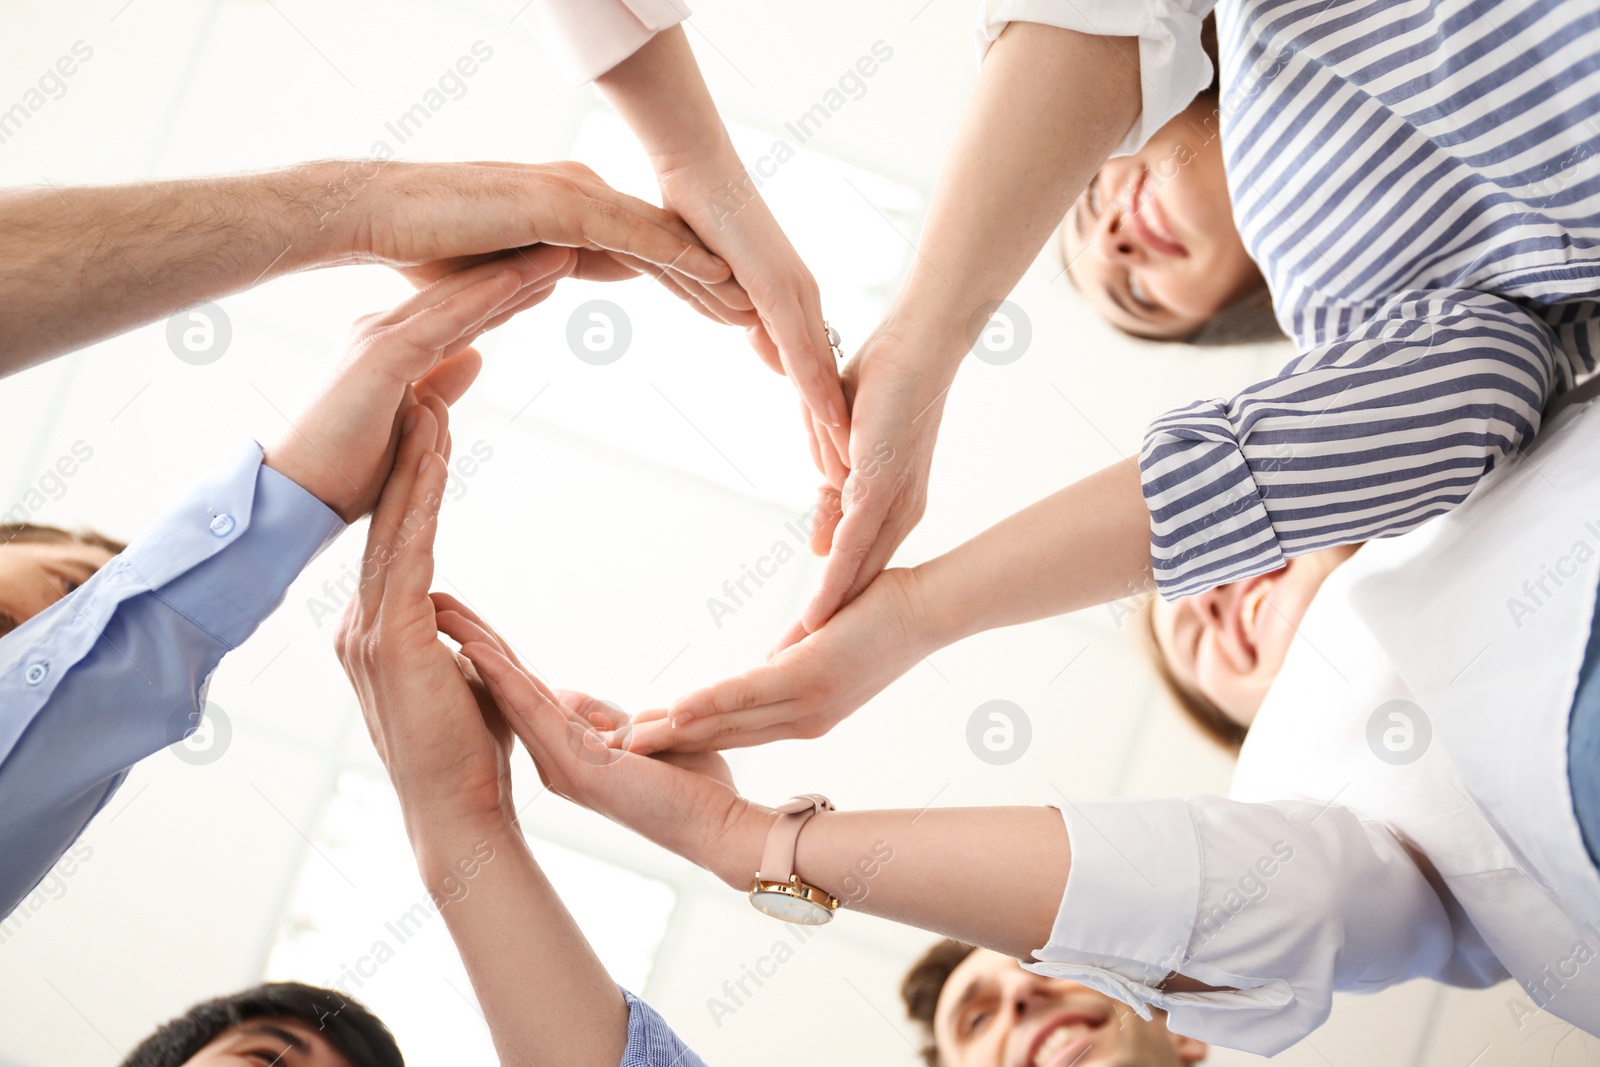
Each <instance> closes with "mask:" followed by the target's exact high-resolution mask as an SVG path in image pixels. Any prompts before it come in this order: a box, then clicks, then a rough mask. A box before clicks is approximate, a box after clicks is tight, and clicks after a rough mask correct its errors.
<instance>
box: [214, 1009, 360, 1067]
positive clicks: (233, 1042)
mask: <svg viewBox="0 0 1600 1067" xmlns="http://www.w3.org/2000/svg"><path fill="white" fill-rule="evenodd" d="M268 1065H272V1067H350V1063H349V1061H347V1060H346V1059H345V1058H344V1057H343V1056H341V1055H339V1053H337V1052H335V1051H334V1049H333V1046H332V1045H330V1044H329V1043H328V1041H327V1039H326V1038H324V1037H323V1036H322V1035H321V1034H320V1033H318V1032H317V1030H316V1028H315V1027H312V1026H308V1025H307V1024H306V1023H304V1022H302V1021H300V1020H299V1019H251V1020H249V1021H248V1022H244V1023H241V1024H239V1025H238V1026H232V1027H229V1028H228V1029H226V1030H224V1031H223V1032H222V1033H220V1034H218V1035H217V1036H216V1037H215V1038H213V1039H212V1040H211V1042H210V1043H209V1044H207V1045H206V1047H205V1048H203V1049H201V1050H200V1051H199V1052H196V1053H195V1054H194V1055H193V1056H190V1057H189V1059H188V1060H186V1061H185V1062H184V1067H268Z"/></svg>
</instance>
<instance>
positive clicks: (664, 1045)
mask: <svg viewBox="0 0 1600 1067" xmlns="http://www.w3.org/2000/svg"><path fill="white" fill-rule="evenodd" d="M622 995H623V997H625V998H626V999H627V1001H628V1044H627V1046H626V1047H625V1048H624V1049H623V1050H622V1063H621V1065H620V1067H706V1061H705V1060H702V1059H701V1058H700V1057H699V1056H697V1055H696V1054H695V1052H694V1050H693V1049H691V1048H690V1047H689V1046H688V1045H685V1044H684V1043H683V1038H681V1037H679V1036H678V1035H677V1033H676V1031H674V1030H673V1029H672V1027H670V1026H668V1025H667V1021H666V1020H665V1019H663V1018H662V1017H661V1016H660V1015H659V1014H658V1013H657V1012H656V1010H655V1009H654V1008H652V1007H651V1006H650V1005H648V1004H646V1003H645V1002H644V1001H642V1000H640V999H639V998H638V997H636V996H634V995H633V994H632V993H630V992H628V991H627V990H626V989H624V990H623V991H622Z"/></svg>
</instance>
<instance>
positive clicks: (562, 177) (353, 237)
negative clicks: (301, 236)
mask: <svg viewBox="0 0 1600 1067" xmlns="http://www.w3.org/2000/svg"><path fill="white" fill-rule="evenodd" d="M318 166H320V167H322V168H324V169H323V170H322V171H319V172H318V173H319V176H320V177H322V178H323V179H324V180H322V181H321V182H320V183H318V188H317V190H316V191H315V192H313V193H312V194H311V196H312V200H313V202H314V208H315V210H316V211H317V213H318V224H319V228H321V229H325V230H328V231H330V232H331V233H332V234H333V235H334V236H333V240H334V243H335V247H336V252H337V254H338V255H339V256H340V257H341V258H354V259H357V260H367V261H376V262H379V263H385V264H388V265H389V266H392V267H397V268H408V269H410V270H411V271H412V272H413V277H414V279H415V280H420V281H421V282H423V283H427V282H431V281H433V280H435V279H437V278H439V277H442V276H444V275H446V274H450V273H455V272H457V271H459V270H461V269H462V268H463V267H467V266H475V265H476V264H477V262H478V260H479V259H480V258H481V257H482V256H485V255H494V254H498V253H502V252H505V251H507V250H509V249H519V248H526V247H527V246H530V245H537V244H544V245H558V246H562V247H566V248H572V249H576V250H579V253H580V261H581V263H582V267H580V268H579V273H580V274H581V275H582V276H586V277H598V278H601V279H602V280H604V279H605V278H606V274H605V271H606V270H607V269H610V270H612V271H613V272H614V271H615V270H616V268H615V267H614V266H613V267H611V268H606V267H604V266H599V265H598V264H599V263H600V260H601V259H604V258H609V253H619V254H621V255H623V256H625V257H630V258H631V259H632V260H634V261H642V262H643V263H646V264H652V265H654V266H656V267H657V268H665V267H671V268H672V269H673V270H674V271H675V272H677V273H678V274H679V275H682V276H684V277H687V278H691V279H694V280H695V281H697V282H702V283H726V282H727V281H728V279H729V277H730V274H729V269H728V265H727V264H726V263H723V262H722V261H720V260H718V259H717V258H716V257H715V256H713V255H711V254H710V253H708V252H706V250H705V249H704V248H703V247H702V246H701V245H700V244H699V242H697V241H695V240H694V239H693V236H692V234H689V235H686V233H685V228H684V227H683V225H682V224H681V223H679V222H677V220H675V219H674V218H672V216H671V215H670V214H669V213H668V212H665V211H663V210H662V209H661V208H658V207H656V206H655V205H653V204H648V203H645V202H644V201H643V200H639V199H637V198H635V197H631V196H627V195H625V194H623V193H619V192H617V191H616V190H615V189H612V188H611V187H610V186H608V185H606V184H605V182H603V181H601V180H600V179H599V178H598V177H596V175H595V174H594V172H593V171H591V170H589V168H587V167H585V166H583V165H582V164H579V163H543V164H527V163H410V162H404V161H400V160H391V161H386V162H381V163H379V162H368V163H355V162H348V161H346V162H339V163H331V164H319V165H318ZM633 273H636V271H633V270H628V271H626V272H625V273H613V274H612V275H611V276H612V277H621V276H632V274H633ZM729 292H730V293H736V287H735V289H734V290H730V291H729ZM733 298H734V299H737V297H736V296H734V297H733Z"/></svg>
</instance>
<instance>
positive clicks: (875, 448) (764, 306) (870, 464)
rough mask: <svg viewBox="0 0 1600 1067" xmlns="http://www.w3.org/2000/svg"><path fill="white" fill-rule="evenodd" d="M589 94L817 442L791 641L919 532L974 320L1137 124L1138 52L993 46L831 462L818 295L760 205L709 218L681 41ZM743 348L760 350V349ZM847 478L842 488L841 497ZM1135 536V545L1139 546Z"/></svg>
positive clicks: (659, 45)
mask: <svg viewBox="0 0 1600 1067" xmlns="http://www.w3.org/2000/svg"><path fill="white" fill-rule="evenodd" d="M598 84H599V85H600V87H601V89H602V90H603V91H604V92H605V93H606V95H607V97H608V98H609V99H610V100H611V101H612V103H613V104H614V105H615V106H616V107H617V109H618V111H619V113H621V114H622V116H623V117H624V118H625V119H626V120H627V121H628V122H629V125H630V126H631V127H632V128H633V130H634V131H635V132H636V133H637V134H638V136H639V137H640V140H641V141H642V142H643V143H644V145H645V147H646V150H647V151H648V152H649V153H650V156H651V158H652V160H653V161H654V162H655V165H656V169H657V174H658V176H659V177H660V178H661V183H662V190H663V195H664V196H665V197H666V200H667V202H668V205H669V206H670V207H672V208H673V209H674V210H675V211H677V212H678V213H680V214H681V215H683V217H684V218H685V220H686V221H688V222H689V224H690V225H691V226H693V227H694V229H695V232H696V234H697V235H698V236H699V237H700V238H701V239H702V240H703V241H705V242H706V245H707V247H709V248H711V249H712V250H713V251H715V252H717V253H718V254H719V255H721V256H723V258H724V259H726V260H727V261H728V262H729V264H730V265H731V266H732V268H733V272H734V275H735V277H736V278H737V279H738V280H739V282H740V283H741V284H742V285H743V286H744V288H745V289H746V290H747V291H748V292H749V293H750V296H751V299H752V300H754V301H755V303H756V305H757V307H758V309H760V311H761V315H762V320H763V321H764V322H765V323H766V324H767V327H768V328H767V331H766V333H767V335H768V336H769V337H770V338H772V339H774V340H775V341H776V348H777V349H778V355H779V357H780V360H781V363H782V365H783V366H784V367H785V369H786V370H788V372H789V373H790V374H791V375H793V376H796V381H797V385H798V386H799V387H800V391H801V394H802V396H804V397H805V398H806V400H807V406H808V409H809V410H808V419H809V423H810V425H811V426H812V428H813V432H814V436H815V439H816V441H818V442H820V443H821V447H820V450H819V453H818V465H819V467H820V468H821V469H822V470H823V472H824V473H825V474H826V475H827V476H828V482H829V484H828V485H826V486H824V488H823V489H822V494H823V500H822V502H821V506H820V507H819V513H820V514H822V515H824V516H825V519H824V521H823V522H822V523H820V524H819V525H818V527H817V530H816V532H815V536H814V538H813V548H814V549H816V550H817V551H819V552H827V553H828V563H827V566H826V568H825V570H824V573H823V578H822V583H821V587H820V589H819V590H818V592H817V593H816V595H815V597H814V598H813V600H812V601H811V602H810V604H809V605H807V607H806V608H805V610H804V612H803V614H802V616H801V619H800V622H799V625H798V626H797V627H796V628H795V630H794V631H793V632H791V634H790V635H789V636H788V638H787V639H786V640H787V641H793V640H796V639H798V638H799V637H800V636H801V635H803V634H804V633H806V632H809V631H815V630H817V629H818V628H819V627H821V626H822V624H823V623H824V622H826V621H827V620H828V619H829V618H830V617H831V616H832V615H833V614H834V613H835V612H836V611H837V610H838V609H839V608H840V607H842V606H843V605H844V604H846V603H848V602H849V601H850V600H851V599H853V598H854V597H856V596H857V595H859V594H860V593H861V592H862V591H863V590H864V589H866V588H867V587H868V586H869V584H870V583H871V581H872V579H873V578H874V577H876V576H877V575H878V573H879V572H880V571H882V570H883V568H884V567H885V566H887V564H888V562H889V559H890V557H891V556H892V555H893V554H894V550H895V549H896V548H897V547H898V546H899V545H900V543H901V542H902V541H903V540H904V539H905V537H906V535H907V534H908V533H909V532H910V531H911V529H912V527H914V526H915V525H916V523H917V522H918V520H919V519H920V518H921V517H922V513H923V509H924V507H925V505H926V500H927V482H928V470H929V465H930V464H931V462H932V458H933V445H934V439H935V437H936V435H937V433H938V424H939V419H940V416H941V414H942V411H943V405H944V396H945V393H946V391H947V390H948V389H949V387H950V384H951V381H952V380H953V379H954V376H955V372H956V368H957V367H958V366H959V365H960V362H961V359H962V357H963V356H964V355H965V354H966V353H967V351H968V349H969V347H970V345H971V343H972V341H973V339H974V337H975V336H976V333H977V330H978V327H979V326H981V324H982V320H983V318H984V315H983V314H982V310H983V309H985V308H986V306H987V305H990V304H993V303H997V302H998V301H1000V300H1003V299H1004V298H1005V296H1006V294H1008V293H1009V292H1010V291H1011V289H1012V288H1013V287H1014V286H1015V285H1016V283H1017V280H1018V279H1019V278H1020V277H1021V276H1022V272H1023V271H1024V270H1025V269H1027V266H1028V264H1029V263H1031V262H1032V261H1033V259H1034V257H1035V256H1036V255H1037V254H1038V252H1039V250H1040V248H1041V247H1042V246H1043V245H1044V242H1045V241H1046V240H1047V239H1048V238H1049V236H1050V233H1051V231H1052V230H1053V229H1054V228H1055V226H1056V225H1057V223H1059V222H1060V220H1061V218H1062V216H1063V215H1064V214H1065V212H1066V210H1067V207H1068V205H1070V204H1071V203H1072V201H1073V199H1074V198H1075V197H1076V196H1077V195H1078V194H1079V193H1080V192H1082V191H1083V189H1084V187H1085V186H1086V185H1087V183H1088V181H1089V178H1090V177H1091V176H1092V175H1093V174H1094V173H1095V171H1096V170H1097V169H1098V168H1099V166H1100V164H1101V163H1102V162H1103V161H1104V160H1105V159H1106V157H1107V155H1108V154H1109V153H1110V152H1111V150H1112V149H1113V148H1114V147H1115V146H1116V144H1117V143H1118V142H1119V141H1120V140H1121V139H1122V137H1123V136H1124V135H1125V134H1126V133H1127V131H1128V129H1129V128H1130V127H1131V126H1132V124H1133V122H1134V120H1135V118H1136V117H1137V116H1138V113H1139V108H1140V106H1141V94H1140V87H1139V59H1138V47H1137V42H1136V41H1135V40H1133V39H1132V38H1110V37H1095V36H1089V35H1085V34H1080V33H1075V32H1073V31H1070V30H1061V29H1057V28H1055V27H1050V26H1043V25H1038V24H1034V23H1014V24H1012V25H1011V26H1010V27H1008V28H1007V29H1006V31H1005V33H1004V34H1002V35H1001V37H1000V40H999V41H997V42H995V44H994V45H993V46H992V47H991V49H990V51H989V53H988V55H987V57H986V58H985V60H984V64H983V69H982V72H981V74H980V76H979V79H978V85H977V88H976V90H975V92H974V94H973V98H972V102H971V104H970V105H969V107H968V110H967V113H966V115H965V117H964V119H963V121H962V124H961V128H960V130H959V132H958V134H957V136H956V140H955V143H954V145H953V146H952V148H951V151H950V155H949V157H948V160H947V162H946V165H945V169H944V171H943V173H942V174H941V176H940V179H939V183H938V186H937V188H936V190H935V193H934V198H933V203H932V206H931V207H930V210H929V213H928V218H927V223H926V226H925V228H924V232H923V237H922V241H921V244H920V246H919V247H918V250H917V257H916V260H915V262H914V264H913V266H912V270H911V273H910V275H909V277H908V278H907V279H906V282H905V284H904V286H903V287H902V289H901V291H900V293H899V295H898V296H897V297H896V298H895V300H894V303H893V305H892V306H891V308H890V311H889V313H888V315H886V316H885V318H884V320H883V322H882V323H881V324H880V325H879V326H878V328H877V329H876V330H875V331H874V332H873V334H872V335H871V336H870V337H868V338H867V339H866V340H865V341H864V342H863V343H862V344H861V345H860V347H859V348H858V349H857V351H856V354H855V356H854V357H853V358H852V359H851V361H850V362H849V364H848V365H847V366H846V368H845V370H844V374H843V388H844V394H845V396H846V397H847V398H848V399H849V401H850V405H849V416H848V417H849V436H848V442H847V444H846V445H845V446H844V448H843V449H842V450H840V451H839V454H838V455H829V448H828V445H829V443H830V442H831V443H832V446H833V448H834V449H836V450H839V449H840V445H839V434H838V429H839V426H838V425H836V424H835V421H834V420H833V419H832V418H831V417H830V416H829V413H828V409H827V406H826V401H827V400H828V399H831V396H832V395H833V390H832V388H828V389H826V390H825V392H826V393H827V394H828V396H827V397H826V398H825V397H823V396H822V392H823V391H821V390H819V391H815V392H814V391H813V389H812V387H811V386H809V385H808V384H807V382H808V380H813V379H807V378H805V377H803V375H805V374H806V373H807V372H806V371H805V370H804V368H806V367H818V368H819V371H818V373H819V374H820V375H821V377H820V378H819V379H814V380H819V381H825V380H826V378H827V374H826V372H822V371H820V366H821V365H822V364H825V363H827V362H828V360H827V359H826V358H824V357H825V350H819V348H818V343H819V341H820V338H821V334H820V328H821V309H820V304H819V303H818V301H817V298H816V284H815V282H814V281H813V280H812V278H811V276H810V274H809V273H808V272H806V271H805V269H804V267H803V266H801V265H800V264H799V263H798V261H797V260H796V259H795V258H794V254H793V248H792V247H791V246H790V244H789V242H788V241H787V239H785V238H784V237H783V235H782V233H781V231H779V230H778V229H777V227H776V225H775V224H774V223H773V222H772V221H771V217H770V214H769V213H768V212H767V210H766V208H765V205H764V204H762V203H761V200H760V197H759V194H755V193H753V191H752V193H751V195H749V196H748V197H743V194H741V196H742V197H743V198H742V199H741V204H743V205H744V206H742V207H741V208H740V210H738V211H736V212H734V213H732V214H731V215H728V214H726V213H722V212H716V213H713V212H712V211H711V208H712V205H714V204H718V203H722V202H724V201H726V200H727V199H728V196H729V194H728V192H727V187H728V184H729V183H730V182H731V183H733V184H734V185H735V187H736V188H740V189H743V188H746V187H747V185H748V183H747V181H746V178H745V173H744V169H743V166H742V164H740V163H739V161H738V159H737V158H736V157H735V156H734V155H733V153H732V151H731V148H730V147H729V145H728V139H727V134H726V131H725V130H724V129H723V127H722V123H721V120H720V119H718V117H717V115H716V110H715V107H714V105H713V104H712V102H711V99H710V97H709V95H708V94H707V93H706V92H705V86H704V83H703V81H702V80H701V78H700V74H699V70H698V68H696V67H695V66H694V59H693V56H692V55H691V54H690V53H689V51H688V47H687V44H686V43H685V40H684V37H683V32H682V30H681V29H679V28H675V29H673V30H670V31H665V32H663V33H660V34H657V35H656V36H655V37H654V38H652V40H651V41H650V43H649V44H647V45H646V46H645V47H644V48H642V49H640V50H639V52H637V53H635V55H634V56H633V57H632V58H630V59H629V60H627V61H625V62H623V63H622V64H620V65H618V67H616V68H615V69H613V70H612V71H611V72H609V73H607V74H606V75H603V76H602V77H601V78H600V79H599V80H598ZM712 214H714V215H715V217H714V218H712V217H709V216H711V215H712ZM785 323H788V324H789V325H785ZM786 338H790V339H792V340H786ZM752 339H753V340H756V341H757V343H758V347H759V345H760V343H761V342H760V339H759V338H757V337H756V336H755V335H752ZM885 446H887V447H888V448H891V449H892V450H893V454H894V456H895V459H894V460H893V461H892V462H891V463H889V464H886V465H882V467H881V469H880V465H879V464H878V463H877V462H875V461H876V459H877V457H879V456H881V455H882V454H883V452H882V450H883V449H884V448H885ZM846 468H848V470H849V471H851V472H852V473H851V474H850V482H849V484H847V485H842V484H841V480H840V477H839V476H840V474H841V473H842V472H843V471H844V470H845V469H846ZM868 471H870V472H871V473H870V475H869V474H868V473H867V472H868ZM1101 488H1102V489H1103V488H1104V487H1101ZM1097 496H1098V497H1099V498H1100V499H1103V493H1101V494H1097ZM1106 502H1107V503H1109V504H1111V505H1112V506H1114V507H1115V508H1116V509H1117V510H1118V512H1119V513H1127V514H1132V513H1133V512H1134V511H1135V510H1139V511H1141V512H1142V508H1143V504H1142V502H1141V499H1140V497H1139V495H1138V493H1137V492H1132V493H1129V492H1127V491H1126V488H1125V487H1122V488H1121V490H1120V491H1119V492H1118V493H1117V494H1114V497H1113V499H1112V500H1110V501H1106ZM1144 537H1145V535H1144V534H1143V533H1142V532H1141V534H1140V541H1141V542H1142V541H1143V539H1144ZM1126 556H1127V554H1126V553H1116V554H1115V555H1114V556H1111V557H1105V556H1101V557H1089V559H1090V563H1089V568H1090V569H1094V570H1103V569H1108V568H1111V567H1116V568H1117V569H1118V571H1119V573H1118V576H1117V581H1116V584H1118V585H1119V586H1120V584H1121V583H1122V582H1124V581H1127V580H1135V579H1137V578H1138V577H1139V576H1140V574H1141V573H1142V571H1143V570H1144V569H1145V568H1146V567H1147V565H1148V560H1144V561H1139V562H1136V563H1134V564H1132V565H1131V566H1130V565H1127V563H1126ZM805 728H808V727H807V725H806V724H805V723H801V724H798V726H797V729H805ZM746 743H749V742H746Z"/></svg>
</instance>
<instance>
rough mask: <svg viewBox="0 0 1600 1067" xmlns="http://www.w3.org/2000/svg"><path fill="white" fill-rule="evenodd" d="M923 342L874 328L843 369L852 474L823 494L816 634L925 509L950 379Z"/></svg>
mask: <svg viewBox="0 0 1600 1067" xmlns="http://www.w3.org/2000/svg"><path fill="white" fill-rule="evenodd" d="M922 347H923V346H922V345H921V344H920V343H918V342H916V341H913V340H911V339H909V338H906V337H903V336H901V335H899V334H898V333H896V332H895V328H894V325H893V319H892V318H891V319H890V320H889V321H888V322H886V323H885V324H884V325H882V326H880V327H879V328H878V330H877V332H875V333H874V334H873V335H872V336H871V337H870V338H868V339H867V343H866V344H865V345H863V346H862V347H861V350H860V351H859V352H858V353H857V355H856V356H855V358H853V359H852V360H851V361H850V364H849V366H847V367H846V368H845V372H844V377H845V387H846V388H847V389H848V390H849V391H850V393H851V395H852V397H853V402H852V404H851V427H850V476H849V478H848V479H847V480H846V481H845V483H844V485H843V488H842V489H841V490H838V491H835V490H833V489H832V488H831V487H824V488H823V489H822V500H821V502H820V504H819V507H818V509H817V512H818V514H819V515H821V516H823V521H821V522H819V523H818V524H817V526H816V528H815V529H814V530H813V531H812V538H811V547H812V550H813V551H815V552H817V553H818V554H819V555H820V554H822V553H824V552H825V553H827V554H828V563H827V566H826V567H825V568H824V569H823V572H822V583H821V586H820V587H819V588H818V590H817V593H816V595H815V596H814V597H813V598H812V600H811V603H810V604H808V605H807V606H806V608H805V611H804V612H803V613H802V614H801V617H800V623H801V626H802V627H803V630H802V631H796V632H794V633H792V634H791V637H790V640H794V639H797V638H798V637H799V636H800V634H801V633H803V632H811V631H815V630H817V629H818V628H819V627H821V626H822V625H823V624H825V623H826V622H827V621H828V619H829V618H830V617H831V616H832V615H833V613H834V612H835V611H838V610H839V608H840V607H842V606H843V605H845V604H848V603H849V602H850V601H851V600H852V599H854V598H855V597H856V595H857V594H859V593H860V592H861V591H862V590H863V589H866V588H868V587H869V586H870V585H871V584H872V582H873V579H875V578H876V577H877V576H878V573H879V572H880V571H882V570H883V568H884V567H886V566H888V564H889V559H890V558H891V557H892V556H893V555H894V552H895V549H897V548H899V547H900V543H901V542H902V541H904V540H905V539H906V535H907V534H909V533H910V532H911V530H912V528H913V527H915V526H916V524H917V523H918V522H919V521H921V519H922V513H923V510H924V508H925V507H926V506H927V502H928V474H929V469H930V467H931V465H932V463H933V446H934V441H935V438H936V437H937V436H938V432H939V420H940V419H941V418H942V417H943V415H944V399H945V394H946V393H947V392H948V391H949V388H950V381H951V378H952V377H953V373H954V366H953V365H948V364H934V366H944V365H948V366H950V372H949V373H945V372H942V371H937V370H932V369H930V367H929V365H928V364H927V362H926V361H925V360H921V359H919V358H918V357H919V356H921V355H922V352H921V349H922Z"/></svg>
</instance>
